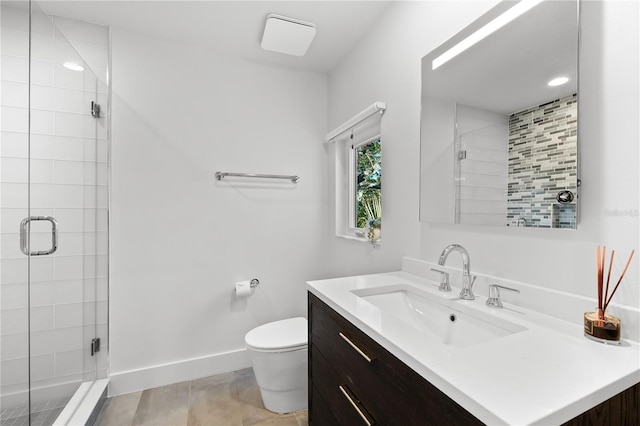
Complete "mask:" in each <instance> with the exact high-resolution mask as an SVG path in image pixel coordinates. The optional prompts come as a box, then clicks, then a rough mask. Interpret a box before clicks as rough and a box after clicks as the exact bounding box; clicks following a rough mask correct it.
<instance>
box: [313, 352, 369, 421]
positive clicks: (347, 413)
mask: <svg viewBox="0 0 640 426" xmlns="http://www.w3.org/2000/svg"><path fill="white" fill-rule="evenodd" d="M312 352H313V353H312V354H311V370H312V371H313V372H314V373H315V372H319V374H315V375H314V381H313V387H314V388H315V392H314V395H315V394H318V393H319V394H320V395H321V397H322V399H323V400H324V401H326V404H327V406H328V407H331V408H330V412H331V414H332V415H333V416H334V417H335V420H334V421H335V422H336V423H332V425H336V424H337V425H349V426H358V425H364V426H367V425H368V424H370V425H374V424H379V423H376V421H375V419H374V418H373V416H372V415H371V414H370V413H369V412H368V410H367V407H365V406H364V405H363V403H362V402H361V401H360V400H359V399H358V396H357V395H356V394H355V393H354V392H353V390H352V389H351V388H350V387H349V384H347V383H346V381H345V380H344V377H341V376H340V375H339V374H338V373H337V372H336V371H335V369H333V368H332V367H331V366H330V365H329V363H328V362H327V360H326V359H325V358H324V357H323V356H322V354H321V353H320V352H319V351H318V349H317V348H316V347H313V348H312ZM313 408H314V410H313V415H312V416H311V418H310V420H311V423H312V425H314V426H316V425H319V426H323V425H328V423H324V420H320V419H319V418H318V417H317V416H318V414H320V412H321V410H320V409H316V408H320V407H315V406H314V407H313ZM324 414H325V413H321V414H320V415H321V416H322V415H324ZM380 424H382V423H380Z"/></svg>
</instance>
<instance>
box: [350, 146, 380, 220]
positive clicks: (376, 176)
mask: <svg viewBox="0 0 640 426" xmlns="http://www.w3.org/2000/svg"><path fill="white" fill-rule="evenodd" d="M381 178H382V156H381V152H380V139H376V140H374V141H372V142H369V143H368V144H366V145H362V146H360V147H358V148H356V227H357V228H366V227H367V226H370V227H371V228H374V227H377V228H379V227H380V224H381V219H382V206H381V202H380V188H381Z"/></svg>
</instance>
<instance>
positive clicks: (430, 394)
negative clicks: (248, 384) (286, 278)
mask: <svg viewBox="0 0 640 426" xmlns="http://www.w3.org/2000/svg"><path fill="white" fill-rule="evenodd" d="M309 320H310V321H309V323H310V336H309V342H310V345H311V348H310V353H309V356H310V365H311V374H312V377H311V380H312V381H313V382H314V383H315V381H316V380H325V379H324V377H319V376H325V375H327V376H328V375H333V377H334V381H335V382H336V383H333V384H332V385H331V386H330V387H333V388H335V387H337V386H338V385H343V386H346V387H347V388H348V391H347V392H350V393H351V394H353V395H355V396H356V398H357V399H358V401H359V403H360V404H361V405H362V406H363V407H364V408H365V409H366V410H367V411H368V412H369V413H370V415H371V416H372V417H373V418H375V419H376V420H377V421H378V422H379V423H380V424H384V425H394V424H397V425H411V424H415V425H429V424H434V425H436V424H437V425H447V424H450V425H460V424H465V425H466V424H482V423H481V422H480V421H479V420H478V419H476V418H475V417H473V416H472V415H471V414H470V413H469V412H467V411H466V410H464V409H463V408H462V407H460V405H458V404H457V403H456V402H454V401H453V400H452V399H451V398H449V397H448V396H446V395H445V394H444V393H442V392H441V391H439V390H438V389H437V388H436V387H435V386H433V385H431V384H430V383H429V382H428V381H427V380H425V379H424V378H423V377H422V376H420V375H419V374H417V373H416V372H415V371H413V370H412V369H411V368H410V367H408V366H407V365H406V364H404V363H403V362H402V361H400V360H399V359H397V358H396V357H395V356H394V355H393V354H391V353H390V352H389V351H387V350H386V349H384V348H383V347H382V346H381V345H379V344H378V343H377V342H375V341H374V340H373V339H371V338H370V337H368V336H367V335H366V334H364V333H363V332H362V331H361V330H360V329H358V328H357V327H355V326H354V325H353V324H352V323H350V322H349V321H347V320H346V319H345V318H344V317H342V316H341V315H339V314H338V313H337V312H335V311H334V310H333V309H331V308H330V307H329V306H327V305H326V304H325V303H324V302H322V301H321V300H320V299H318V298H317V297H315V296H314V295H313V294H311V293H309ZM317 353H318V354H317ZM320 355H321V356H322V360H326V366H324V365H323V363H322V362H316V360H315V359H314V357H319V356H320ZM367 358H369V359H370V360H371V361H368V360H367ZM323 368H324V369H327V368H328V369H331V370H332V371H331V372H326V371H325V370H324V369H323ZM319 388H320V387H319ZM321 392H324V391H323V390H322V389H321ZM323 395H324V394H323ZM325 399H326V397H325ZM327 403H329V400H327ZM340 424H348V423H340Z"/></svg>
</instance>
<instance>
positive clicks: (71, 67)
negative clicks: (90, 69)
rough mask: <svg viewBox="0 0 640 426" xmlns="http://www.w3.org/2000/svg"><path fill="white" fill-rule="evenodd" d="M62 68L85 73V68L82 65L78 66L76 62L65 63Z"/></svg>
mask: <svg viewBox="0 0 640 426" xmlns="http://www.w3.org/2000/svg"><path fill="white" fill-rule="evenodd" d="M62 66H63V67H65V68H66V69H69V70H71V71H84V67H83V66H82V65H80V64H76V63H75V62H65V63H64V64H62Z"/></svg>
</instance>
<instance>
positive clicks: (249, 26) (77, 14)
mask: <svg viewBox="0 0 640 426" xmlns="http://www.w3.org/2000/svg"><path fill="white" fill-rule="evenodd" d="M391 1H392V0H385V1H382V0H380V1H367V0H356V1H306V0H297V1H243V0H240V1H238V0H236V1H215V0H209V1H207V0H200V1H184V0H173V1H166V0H163V1H156V0H137V1H128V0H108V1H105V0H85V1H77V0H76V1H56V0H41V1H39V5H40V7H41V8H42V9H43V10H44V12H45V13H47V14H51V15H57V16H62V17H67V18H73V19H78V20H82V21H85V22H91V23H95V24H101V25H109V26H111V27H114V28H115V27H120V28H125V29H128V30H131V31H136V32H140V33H143V34H147V35H150V36H153V37H156V38H159V39H163V40H169V41H175V42H178V43H187V44H192V45H199V46H201V47H203V48H205V49H211V50H215V51H218V52H221V53H223V54H226V55H233V56H236V57H239V58H242V59H245V60H250V61H254V62H259V63H265V64H270V65H274V66H279V67H284V68H288V69H297V70H306V71H313V72H319V73H328V72H330V71H331V70H332V69H333V68H334V67H335V66H336V65H337V64H338V63H339V62H340V61H341V60H342V58H343V57H344V56H345V55H346V54H347V53H348V52H349V51H350V50H351V49H352V48H353V47H354V46H355V45H356V44H357V43H358V41H359V40H360V39H361V38H362V36H363V35H364V34H365V33H366V32H367V31H368V30H369V29H371V28H372V27H373V26H374V24H375V22H376V20H377V19H378V18H379V17H380V15H381V14H382V13H383V11H384V9H385V8H386V7H387V6H388V5H389V4H390V3H391ZM269 13H277V14H279V15H285V16H288V17H291V18H295V19H299V20H303V21H308V22H312V23H314V24H315V25H316V29H317V35H316V37H315V39H314V40H313V43H312V44H311V47H310V48H309V51H308V52H307V54H306V55H305V56H304V57H294V56H290V55H285V54H282V53H276V52H270V51H265V50H262V49H261V48H260V41H261V39H262V32H263V31H264V26H265V20H266V16H267V15H268V14H269Z"/></svg>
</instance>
